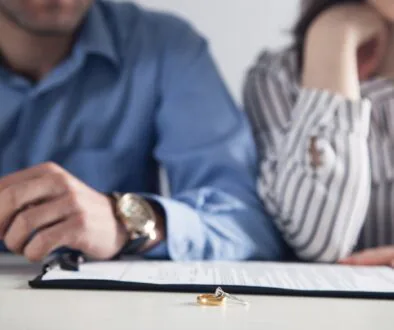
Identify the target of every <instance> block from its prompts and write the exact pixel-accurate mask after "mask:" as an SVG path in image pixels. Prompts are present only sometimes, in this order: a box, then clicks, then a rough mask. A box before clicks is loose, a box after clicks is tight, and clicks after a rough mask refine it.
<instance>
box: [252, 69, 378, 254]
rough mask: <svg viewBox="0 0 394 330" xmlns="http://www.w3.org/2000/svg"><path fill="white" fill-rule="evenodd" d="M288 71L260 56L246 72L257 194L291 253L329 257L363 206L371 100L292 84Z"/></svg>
mask: <svg viewBox="0 0 394 330" xmlns="http://www.w3.org/2000/svg"><path fill="white" fill-rule="evenodd" d="M282 71H283V69H282ZM287 76H288V75H287V74H283V72H280V70H279V71H278V72H277V74H275V73H274V72H272V71H271V70H269V69H268V68H264V65H261V63H260V65H259V66H257V67H255V68H254V69H253V70H251V71H250V74H249V76H248V82H247V85H246V89H245V102H246V108H247V113H248V116H249V118H250V120H251V122H252V126H253V131H254V135H255V140H256V142H257V144H258V145H259V150H260V159H261V164H260V179H259V182H258V189H259V194H260V196H261V198H262V199H263V201H264V203H265V205H266V206H267V208H268V210H269V212H270V214H272V215H273V216H274V217H275V221H276V224H277V226H278V228H279V229H280V230H281V232H282V233H283V235H284V237H285V239H286V241H287V242H288V244H289V245H290V246H291V247H292V248H293V250H294V252H295V253H296V254H297V256H298V257H300V258H301V259H304V260H310V261H321V262H333V261H336V260H338V259H340V258H342V257H345V256H347V255H349V254H350V253H351V252H352V250H353V249H354V247H355V245H356V243H357V241H358V238H359V235H360V231H361V229H362V226H363V224H364V221H365V217H366V213H367V208H368V205H369V197H370V189H371V187H370V182H371V178H370V165H369V153H368V145H367V137H368V134H369V125H370V113H371V104H370V102H369V100H360V101H357V102H351V101H350V100H347V99H345V98H344V97H342V96H340V95H334V94H331V93H329V92H328V91H319V90H310V89H305V88H301V87H299V86H296V87H294V83H293V82H290V81H289V80H287V79H286V77H287ZM312 141H315V142H316V148H317V151H318V153H319V158H320V164H319V165H318V166H314V165H313V164H312V159H311V144H312Z"/></svg>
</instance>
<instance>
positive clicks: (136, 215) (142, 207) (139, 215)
mask: <svg viewBox="0 0 394 330" xmlns="http://www.w3.org/2000/svg"><path fill="white" fill-rule="evenodd" d="M118 207H119V211H120V213H121V215H122V218H123V219H124V220H125V222H126V223H127V226H128V227H129V228H130V229H132V230H136V231H140V232H144V231H145V230H146V228H145V227H146V226H147V224H148V223H149V222H151V221H152V220H153V217H154V215H153V214H152V210H151V208H150V205H149V204H148V203H147V202H145V201H144V200H143V199H142V198H140V197H138V196H135V195H133V194H125V195H123V196H122V197H121V199H120V200H119V203H118Z"/></svg>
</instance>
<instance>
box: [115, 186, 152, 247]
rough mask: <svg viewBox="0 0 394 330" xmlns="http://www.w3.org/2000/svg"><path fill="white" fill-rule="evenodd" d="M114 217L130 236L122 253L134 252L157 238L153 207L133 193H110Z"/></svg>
mask: <svg viewBox="0 0 394 330" xmlns="http://www.w3.org/2000/svg"><path fill="white" fill-rule="evenodd" d="M112 197H113V199H114V202H115V203H114V208H115V216H116V218H117V220H118V221H120V222H121V223H122V224H123V225H124V226H125V228H126V230H127V232H128V234H129V235H130V240H129V242H128V244H127V245H126V246H125V248H124V249H123V253H131V252H136V250H138V248H140V247H141V245H143V244H144V243H146V242H147V241H149V240H155V239H156V237H157V233H156V223H157V218H156V214H155V211H154V209H153V207H152V206H151V205H150V204H149V202H147V201H146V200H145V199H144V198H142V197H141V196H139V195H137V194H133V193H124V194H122V193H118V192H115V193H112Z"/></svg>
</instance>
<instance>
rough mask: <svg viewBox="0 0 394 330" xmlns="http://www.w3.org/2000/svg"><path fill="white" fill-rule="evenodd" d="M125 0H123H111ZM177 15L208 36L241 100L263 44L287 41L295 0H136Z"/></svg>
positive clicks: (234, 93) (283, 43)
mask: <svg viewBox="0 0 394 330" xmlns="http://www.w3.org/2000/svg"><path fill="white" fill-rule="evenodd" d="M115 1H125V0H115ZM135 2H137V3H140V4H141V5H144V6H148V7H152V8H155V9H163V10H166V11H171V12H174V13H177V14H179V15H181V16H182V17H184V18H187V19H188V20H190V21H191V22H192V23H193V24H194V26H195V27H196V28H197V29H198V30H199V31H200V32H201V33H203V34H204V35H205V36H206V37H207V38H208V39H209V40H210V45H211V49H212V52H213V55H214V57H215V59H216V62H217V64H218V66H219V68H220V70H221V72H222V75H223V76H224V78H225V80H226V82H227V85H228V87H229V88H230V90H231V92H232V93H233V95H234V97H235V98H236V100H237V101H241V99H242V97H241V95H242V84H243V81H244V77H245V73H246V70H247V68H248V67H249V66H250V65H251V63H252V62H253V61H254V60H255V59H256V56H257V54H258V53H259V52H260V51H261V50H262V49H263V48H267V47H269V48H279V47H281V46H283V45H287V44H288V43H289V42H290V40H291V39H290V36H289V30H290V28H291V26H292V25H293V23H294V19H295V17H296V15H297V7H298V0H136V1H135Z"/></svg>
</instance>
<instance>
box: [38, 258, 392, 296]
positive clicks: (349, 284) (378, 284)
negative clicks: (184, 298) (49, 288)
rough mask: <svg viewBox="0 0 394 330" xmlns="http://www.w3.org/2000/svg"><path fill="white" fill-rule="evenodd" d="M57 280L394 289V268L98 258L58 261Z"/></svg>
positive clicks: (51, 275) (50, 276)
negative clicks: (71, 263)
mask: <svg viewBox="0 0 394 330" xmlns="http://www.w3.org/2000/svg"><path fill="white" fill-rule="evenodd" d="M54 280H55V281H56V280H93V281H94V280H104V281H116V282H123V283H131V282H132V283H145V284H153V285H175V286H176V285H179V286H229V287H234V286H236V287H253V288H272V289H282V290H293V291H334V292H335V291H340V292H380V293H394V270H393V269H391V268H389V267H353V266H342V265H324V264H302V263H269V262H267V263H266V262H185V263H177V262H165V261H163V262H152V261H114V262H92V263H86V264H82V265H81V266H80V270H79V271H78V272H72V271H64V270H61V269H60V268H59V267H58V266H56V267H55V268H53V269H52V270H50V271H48V272H47V273H46V274H44V275H43V276H42V278H41V281H54Z"/></svg>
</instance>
